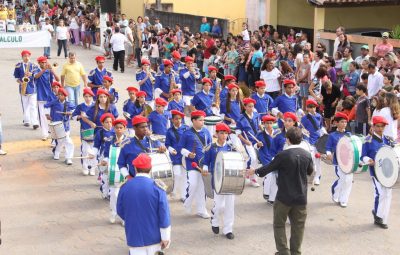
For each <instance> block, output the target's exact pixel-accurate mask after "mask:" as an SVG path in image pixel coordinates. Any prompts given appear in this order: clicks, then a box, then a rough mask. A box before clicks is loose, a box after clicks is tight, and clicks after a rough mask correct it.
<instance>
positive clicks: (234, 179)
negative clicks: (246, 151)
mask: <svg viewBox="0 0 400 255" xmlns="http://www.w3.org/2000/svg"><path fill="white" fill-rule="evenodd" d="M245 169H246V161H245V159H244V157H243V156H242V154H241V153H240V152H235V151H220V152H218V154H217V158H216V160H215V166H214V189H215V192H216V193H217V194H219V195H228V194H229V195H231V194H234V195H240V194H242V193H243V189H244V183H245V178H244V174H245V171H246V170H245Z"/></svg>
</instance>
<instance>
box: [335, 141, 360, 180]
mask: <svg viewBox="0 0 400 255" xmlns="http://www.w3.org/2000/svg"><path fill="white" fill-rule="evenodd" d="M363 143H364V136H362V135H351V136H349V135H345V136H343V137H342V138H340V139H339V142H338V144H337V146H336V159H337V162H338V165H339V167H340V169H341V170H342V172H343V173H345V174H351V173H355V172H365V171H367V170H368V167H367V166H363V167H360V165H362V162H361V161H360V157H361V152H362V145H363Z"/></svg>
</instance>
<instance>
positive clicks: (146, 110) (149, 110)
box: [143, 104, 153, 117]
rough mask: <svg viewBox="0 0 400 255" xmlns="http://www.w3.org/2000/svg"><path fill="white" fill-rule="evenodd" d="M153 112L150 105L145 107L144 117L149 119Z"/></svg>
mask: <svg viewBox="0 0 400 255" xmlns="http://www.w3.org/2000/svg"><path fill="white" fill-rule="evenodd" d="M152 111H153V108H151V106H150V105H148V104H144V105H143V116H144V117H148V116H149V115H150V113H151V112H152Z"/></svg>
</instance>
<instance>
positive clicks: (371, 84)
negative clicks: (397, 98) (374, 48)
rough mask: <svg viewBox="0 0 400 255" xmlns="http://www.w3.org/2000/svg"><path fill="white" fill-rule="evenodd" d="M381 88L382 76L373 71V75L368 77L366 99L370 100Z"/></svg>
mask: <svg viewBox="0 0 400 255" xmlns="http://www.w3.org/2000/svg"><path fill="white" fill-rule="evenodd" d="M382 87H383V75H382V74H381V73H380V72H378V71H375V73H374V74H370V75H368V85H367V89H368V99H371V98H372V97H373V96H375V95H376V94H378V92H379V90H381V89H382Z"/></svg>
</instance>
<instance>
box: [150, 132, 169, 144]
mask: <svg viewBox="0 0 400 255" xmlns="http://www.w3.org/2000/svg"><path fill="white" fill-rule="evenodd" d="M150 139H151V140H153V141H159V142H161V143H163V144H165V139H166V136H165V135H155V134H152V135H150Z"/></svg>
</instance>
